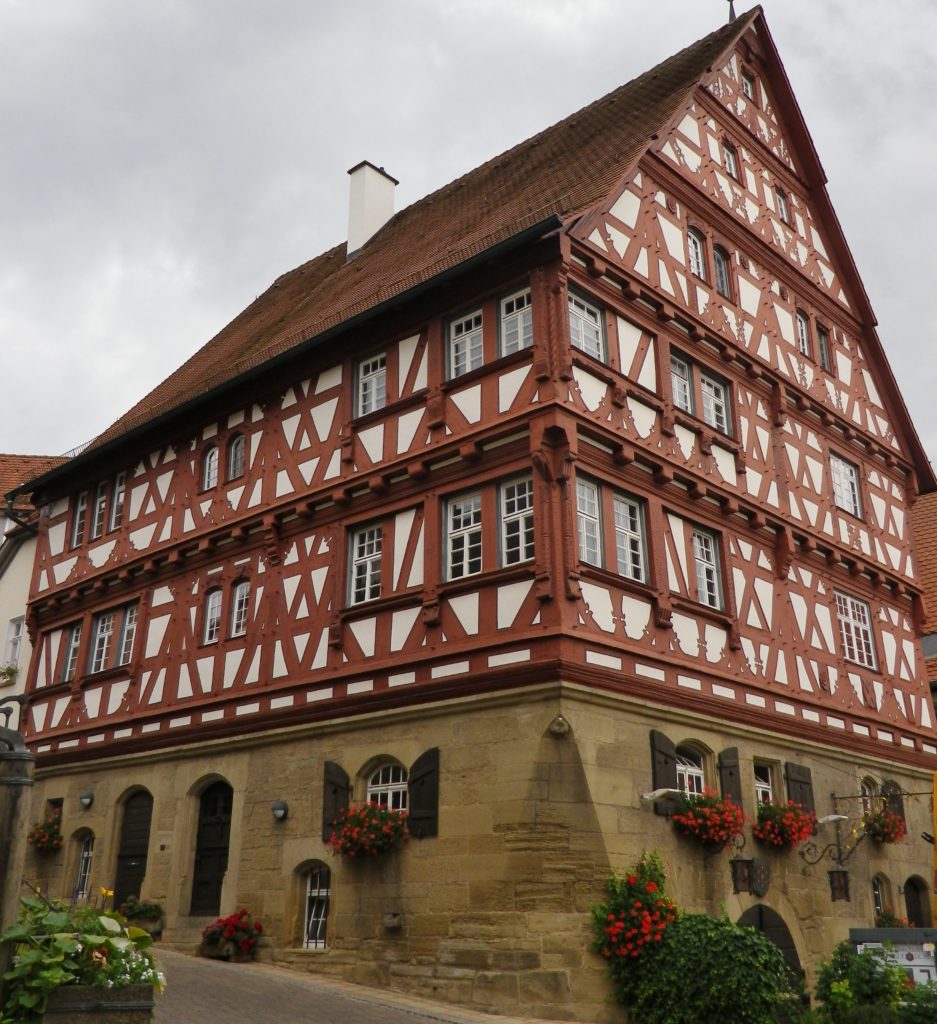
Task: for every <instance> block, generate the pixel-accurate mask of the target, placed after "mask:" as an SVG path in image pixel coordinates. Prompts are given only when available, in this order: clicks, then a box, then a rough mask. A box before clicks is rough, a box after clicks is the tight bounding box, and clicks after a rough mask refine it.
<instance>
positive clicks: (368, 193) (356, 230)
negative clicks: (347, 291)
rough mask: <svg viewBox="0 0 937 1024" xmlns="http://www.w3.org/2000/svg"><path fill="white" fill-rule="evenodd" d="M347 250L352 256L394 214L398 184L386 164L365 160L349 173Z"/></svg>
mask: <svg viewBox="0 0 937 1024" xmlns="http://www.w3.org/2000/svg"><path fill="white" fill-rule="evenodd" d="M348 174H349V175H350V177H351V184H350V186H349V196H348V249H347V253H348V255H349V256H351V255H352V254H353V253H355V252H357V251H358V250H359V249H360V248H361V247H362V246H363V245H364V244H365V242H367V241H368V239H370V238H373V237H374V235H376V234H377V233H378V231H380V230H381V228H382V227H383V226H384V225H385V224H386V223H387V222H388V221H389V220H390V218H391V217H393V215H394V189H395V188H396V187H397V185H398V181H397V179H396V178H392V177H391V176H390V175H389V174H388V173H387V171H385V170H384V168H383V167H375V166H374V164H372V163H368V161H367V160H362V161H361V163H360V164H356V165H355V166H354V167H352V169H351V170H350V171H349V172H348Z"/></svg>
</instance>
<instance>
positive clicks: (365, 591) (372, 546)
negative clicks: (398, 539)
mask: <svg viewBox="0 0 937 1024" xmlns="http://www.w3.org/2000/svg"><path fill="white" fill-rule="evenodd" d="M382 538H383V531H382V528H381V527H380V526H365V527H362V528H361V529H358V530H355V531H354V533H352V535H351V603H352V604H361V603H362V602H363V601H373V600H374V599H375V598H378V597H380V596H381V544H382Z"/></svg>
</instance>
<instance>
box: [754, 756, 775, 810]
mask: <svg viewBox="0 0 937 1024" xmlns="http://www.w3.org/2000/svg"><path fill="white" fill-rule="evenodd" d="M773 802H774V783H773V779H772V777H771V765H770V764H759V762H758V761H756V762H755V803H757V804H770V803H773Z"/></svg>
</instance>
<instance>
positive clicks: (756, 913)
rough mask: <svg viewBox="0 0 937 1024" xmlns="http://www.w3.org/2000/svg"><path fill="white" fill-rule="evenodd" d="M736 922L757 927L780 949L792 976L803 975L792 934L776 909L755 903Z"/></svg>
mask: <svg viewBox="0 0 937 1024" xmlns="http://www.w3.org/2000/svg"><path fill="white" fill-rule="evenodd" d="M738 923H739V924H740V925H742V926H743V927H748V928H757V929H758V931H760V932H762V933H763V934H764V936H765V937H766V938H768V939H770V940H771V941H772V942H773V943H774V944H775V945H776V946H777V947H778V949H779V950H780V951H781V955H782V956H783V957H784V962H785V963H786V964H787V966H788V967H790V969H791V972H792V974H793V975H794V977H795V978H802V977H803V976H804V969H803V967H801V965H800V957H799V956H798V955H797V948H796V947H795V946H794V936H793V935H791V933H790V930H789V929H788V927H787V925H786V924H785V923H784V919H783V918H782V917H781V915H780V914H779V913H777V911H775V910H772V909H771V908H770V907H766V906H765V905H764V904H763V903H756V904H755V906H753V907H749V908H748V910H746V911H745V913H744V914H742V916H741V917H740V918H739V920H738Z"/></svg>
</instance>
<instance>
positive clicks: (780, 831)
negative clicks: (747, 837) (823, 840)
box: [752, 800, 817, 849]
mask: <svg viewBox="0 0 937 1024" xmlns="http://www.w3.org/2000/svg"><path fill="white" fill-rule="evenodd" d="M816 828H817V816H816V815H815V814H814V813H813V811H811V810H810V809H809V808H807V807H804V806H803V805H802V804H795V803H793V802H792V801H790V800H789V801H788V802H787V803H783V804H781V803H777V804H776V803H770V804H769V803H765V804H759V805H758V820H757V821H756V822H755V824H754V825H752V835H753V836H754V837H755V838H756V839H757V840H758V842H760V843H764V845H765V846H774V847H777V848H780V849H784V848H787V849H793V848H794V847H795V846H799V845H800V844H801V843H802V842H803V841H804V840H805V839H809V838H810V836H812V835H813V833H814V832H815V831H816Z"/></svg>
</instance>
